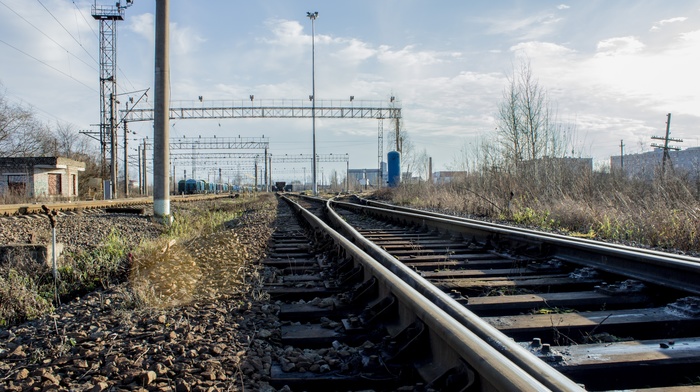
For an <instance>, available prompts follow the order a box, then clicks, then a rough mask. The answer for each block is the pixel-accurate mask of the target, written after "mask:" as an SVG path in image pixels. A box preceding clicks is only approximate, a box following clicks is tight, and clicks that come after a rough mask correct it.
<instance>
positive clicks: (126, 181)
mask: <svg viewBox="0 0 700 392" xmlns="http://www.w3.org/2000/svg"><path fill="white" fill-rule="evenodd" d="M126 110H127V112H128V111H129V104H128V103H127V104H126ZM126 124H127V122H126V121H124V197H129V129H128V127H127V125H126Z"/></svg>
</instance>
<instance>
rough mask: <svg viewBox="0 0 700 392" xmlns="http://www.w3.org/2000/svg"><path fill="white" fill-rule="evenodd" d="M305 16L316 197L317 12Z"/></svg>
mask: <svg viewBox="0 0 700 392" xmlns="http://www.w3.org/2000/svg"><path fill="white" fill-rule="evenodd" d="M306 16H307V17H308V18H309V19H311V96H310V97H309V98H310V99H311V129H312V131H311V132H312V137H311V139H312V140H311V142H312V145H313V146H312V157H311V172H312V176H311V181H312V182H313V194H314V196H317V195H318V186H317V184H316V69H315V68H316V53H315V52H316V48H315V41H316V31H315V30H314V21H316V18H318V12H317V11H314V12H307V13H306Z"/></svg>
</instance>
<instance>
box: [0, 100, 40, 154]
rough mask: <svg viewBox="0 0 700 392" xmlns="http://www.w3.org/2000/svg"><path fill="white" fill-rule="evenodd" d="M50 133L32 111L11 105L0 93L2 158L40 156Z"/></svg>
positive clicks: (0, 152) (0, 144)
mask: <svg viewBox="0 0 700 392" xmlns="http://www.w3.org/2000/svg"><path fill="white" fill-rule="evenodd" d="M48 133H49V131H48V128H47V127H46V125H44V124H42V123H41V122H39V121H38V120H37V119H36V116H35V115H34V113H33V112H32V111H31V110H29V109H26V108H24V107H21V106H19V105H13V104H11V103H9V102H8V101H7V99H6V98H5V95H4V93H0V157H25V156H32V155H38V154H40V153H41V152H42V151H41V150H42V148H43V143H42V141H43V139H44V138H45V136H46V135H47V134H48Z"/></svg>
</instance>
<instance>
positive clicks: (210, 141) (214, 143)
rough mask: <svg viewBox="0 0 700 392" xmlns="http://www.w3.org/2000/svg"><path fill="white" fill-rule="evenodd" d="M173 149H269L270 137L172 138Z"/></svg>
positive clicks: (171, 146)
mask: <svg viewBox="0 0 700 392" xmlns="http://www.w3.org/2000/svg"><path fill="white" fill-rule="evenodd" d="M169 144H170V149H171V150H181V149H190V150H225V149H229V150H230V149H236V150H267V149H268V148H270V138H267V137H191V138H188V137H181V138H178V139H170V143H169Z"/></svg>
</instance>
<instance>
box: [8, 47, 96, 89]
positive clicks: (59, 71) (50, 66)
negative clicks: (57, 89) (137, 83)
mask: <svg viewBox="0 0 700 392" xmlns="http://www.w3.org/2000/svg"><path fill="white" fill-rule="evenodd" d="M0 42H2V43H3V44H5V45H7V46H9V47H11V48H12V49H14V50H16V51H18V52H20V53H22V54H23V55H25V56H27V57H29V58H31V59H33V60H34V61H37V62H39V63H41V64H43V65H45V66H47V67H49V68H51V69H53V70H54V71H56V72H58V73H60V74H62V75H64V76H67V77H69V78H71V79H73V80H74V81H76V82H78V83H80V84H82V85H83V86H85V87H87V88H89V89H90V90H92V91H94V92H96V93H99V91H97V90H95V89H94V88H92V87H90V86H88V85H87V84H85V83H83V82H81V81H80V80H78V79H76V78H74V77H73V76H71V75H69V74H67V73H65V72H63V71H61V70H60V69H58V68H56V67H54V66H52V65H50V64H48V63H46V62H44V61H42V60H39V59H38V58H36V57H34V56H32V55H31V54H29V53H27V52H25V51H23V50H22V49H20V48H18V47H16V46H13V45H11V44H9V43H7V42H5V41H3V40H2V39H0Z"/></svg>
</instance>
